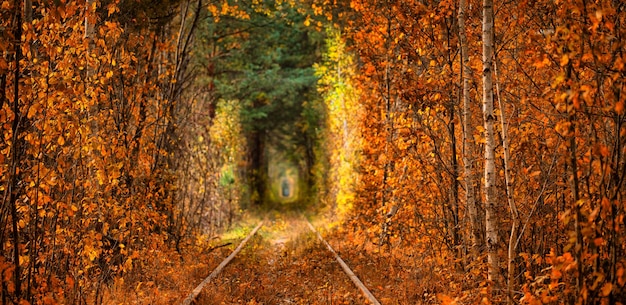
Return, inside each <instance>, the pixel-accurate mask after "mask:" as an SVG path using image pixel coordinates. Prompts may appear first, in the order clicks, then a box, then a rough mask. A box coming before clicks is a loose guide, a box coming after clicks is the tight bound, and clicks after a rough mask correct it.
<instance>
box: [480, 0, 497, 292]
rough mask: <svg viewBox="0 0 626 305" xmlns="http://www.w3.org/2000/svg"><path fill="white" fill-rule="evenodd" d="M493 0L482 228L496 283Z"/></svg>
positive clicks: (488, 12) (486, 9)
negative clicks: (483, 223) (483, 221)
mask: <svg viewBox="0 0 626 305" xmlns="http://www.w3.org/2000/svg"><path fill="white" fill-rule="evenodd" d="M493 23H494V22H493V0H483V24H482V30H483V33H482V38H483V77H482V78H483V121H484V128H485V132H484V135H485V176H484V179H485V182H484V183H485V229H486V239H487V240H486V242H487V261H488V266H487V267H488V274H487V276H488V277H487V278H488V280H490V281H492V282H493V283H494V284H495V286H496V287H498V286H499V268H498V265H499V262H498V244H499V243H498V217H497V211H496V162H495V140H494V130H493V124H494V121H495V116H494V113H493V68H492V66H493V33H494V31H493Z"/></svg>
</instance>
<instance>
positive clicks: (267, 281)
mask: <svg viewBox="0 0 626 305" xmlns="http://www.w3.org/2000/svg"><path fill="white" fill-rule="evenodd" d="M365 303H366V300H365V299H364V298H363V297H362V295H361V293H360V291H359V290H358V289H357V288H356V287H355V286H354V284H352V282H351V281H350V279H349V278H348V277H347V276H346V275H345V274H344V273H343V271H342V269H341V267H340V266H339V264H338V263H337V262H336V261H335V259H334V258H333V256H332V255H331V253H330V252H329V251H328V249H326V247H325V246H324V245H322V244H321V243H320V242H319V241H318V240H317V238H316V236H315V235H314V234H313V233H312V232H311V231H310V230H309V228H308V226H307V223H306V220H305V219H304V218H303V217H302V216H297V215H282V216H276V217H275V218H274V219H273V220H268V221H266V224H265V225H264V227H263V228H262V229H261V230H260V231H259V233H258V234H257V235H255V236H254V237H253V238H252V239H251V240H250V241H249V243H248V245H246V247H245V248H244V249H243V250H242V251H241V252H240V253H239V254H238V255H237V256H236V257H235V259H234V260H233V261H232V262H231V263H230V264H229V265H228V266H226V268H224V270H223V271H222V273H221V274H220V275H218V276H217V277H216V278H215V279H214V280H213V281H212V283H211V284H210V285H208V287H206V288H205V289H204V290H203V292H202V293H201V294H200V296H199V298H198V301H197V302H196V304H365Z"/></svg>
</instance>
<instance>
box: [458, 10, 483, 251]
mask: <svg viewBox="0 0 626 305" xmlns="http://www.w3.org/2000/svg"><path fill="white" fill-rule="evenodd" d="M466 12H467V0H460V1H459V14H458V19H459V41H460V44H461V78H462V84H463V93H462V99H463V169H464V172H465V203H466V205H467V210H468V214H469V218H470V239H471V243H472V249H471V255H472V258H474V259H475V258H477V257H478V255H479V253H480V221H479V219H478V210H477V208H476V197H475V196H476V193H475V189H474V168H473V164H472V161H471V160H472V159H471V155H472V153H473V151H474V145H473V142H472V138H473V134H474V127H473V125H472V124H471V120H472V114H471V110H470V103H471V101H470V96H469V95H470V92H469V91H470V85H469V82H470V79H471V76H470V74H471V70H470V69H471V68H470V66H469V51H468V46H467V34H466V27H465V16H466Z"/></svg>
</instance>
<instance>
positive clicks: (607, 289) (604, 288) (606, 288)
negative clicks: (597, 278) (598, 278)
mask: <svg viewBox="0 0 626 305" xmlns="http://www.w3.org/2000/svg"><path fill="white" fill-rule="evenodd" d="M611 290H613V284H611V283H606V284H604V286H602V289H601V290H600V296H603V297H607V296H609V294H611Z"/></svg>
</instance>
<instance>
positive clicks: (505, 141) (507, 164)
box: [493, 58, 519, 304]
mask: <svg viewBox="0 0 626 305" xmlns="http://www.w3.org/2000/svg"><path fill="white" fill-rule="evenodd" d="M493 67H494V73H495V78H496V95H497V96H498V104H499V106H500V126H501V129H502V130H501V137H502V147H503V148H504V180H505V183H506V199H507V202H508V204H509V209H510V211H511V235H510V236H509V248H508V257H507V278H506V287H507V297H508V303H509V304H513V301H514V300H513V278H514V276H513V273H514V272H515V270H514V269H515V266H514V265H513V261H514V260H515V256H516V255H517V253H516V245H515V244H516V242H515V241H516V239H517V230H518V228H519V213H518V211H517V205H516V204H515V199H514V198H513V181H512V180H511V148H510V145H509V124H508V122H507V119H506V112H505V107H504V102H503V101H502V99H501V95H500V84H499V82H498V60H497V58H496V60H495V61H494V65H493Z"/></svg>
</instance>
